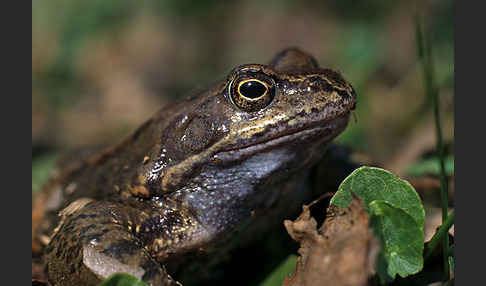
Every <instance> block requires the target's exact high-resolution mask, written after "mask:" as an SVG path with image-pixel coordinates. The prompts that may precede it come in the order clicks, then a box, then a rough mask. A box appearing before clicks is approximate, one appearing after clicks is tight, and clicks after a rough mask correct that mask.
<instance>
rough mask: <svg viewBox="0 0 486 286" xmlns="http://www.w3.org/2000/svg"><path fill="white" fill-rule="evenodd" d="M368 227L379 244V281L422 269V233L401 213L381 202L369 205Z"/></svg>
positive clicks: (377, 201)
mask: <svg viewBox="0 0 486 286" xmlns="http://www.w3.org/2000/svg"><path fill="white" fill-rule="evenodd" d="M369 207H370V215H371V219H370V225H371V227H372V228H373V230H374V231H375V234H376V236H377V237H378V238H379V239H380V240H381V242H382V249H381V252H380V255H379V256H378V260H377V266H376V267H377V272H378V275H379V276H380V278H381V280H382V281H383V282H391V281H393V279H395V275H396V274H397V273H398V274H399V275H400V276H402V277H406V276H408V275H410V274H414V273H417V272H419V271H420V270H421V269H422V268H423V264H424V261H423V257H422V252H423V249H424V231H423V227H420V226H419V225H418V224H417V223H416V222H415V220H414V219H413V218H412V217H411V216H410V215H408V214H407V213H405V212H404V211H403V210H401V209H399V208H396V207H393V206H392V205H390V204H389V203H387V202H385V201H382V200H375V201H373V202H371V203H370V205H369Z"/></svg>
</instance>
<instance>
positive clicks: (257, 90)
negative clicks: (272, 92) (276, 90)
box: [240, 80, 267, 98]
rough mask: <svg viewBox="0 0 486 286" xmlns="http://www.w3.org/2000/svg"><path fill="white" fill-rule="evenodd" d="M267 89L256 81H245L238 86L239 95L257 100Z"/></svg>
mask: <svg viewBox="0 0 486 286" xmlns="http://www.w3.org/2000/svg"><path fill="white" fill-rule="evenodd" d="M266 90H267V88H266V87H265V86H264V85H263V84H261V83H260V82H258V81H256V80H251V81H247V82H245V83H244V84H242V85H241V86H240V93H241V94H242V95H243V96H245V97H248V98H258V97H260V96H262V95H263V94H264V93H265V91H266Z"/></svg>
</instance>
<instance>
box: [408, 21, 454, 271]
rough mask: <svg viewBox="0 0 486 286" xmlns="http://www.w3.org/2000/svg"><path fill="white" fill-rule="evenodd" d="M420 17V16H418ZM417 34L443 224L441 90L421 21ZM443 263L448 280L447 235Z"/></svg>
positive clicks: (445, 190)
mask: <svg viewBox="0 0 486 286" xmlns="http://www.w3.org/2000/svg"><path fill="white" fill-rule="evenodd" d="M417 19H418V18H417ZM416 23H417V36H418V44H419V56H420V59H421V60H422V64H423V69H424V74H423V75H424V84H425V91H426V94H427V96H428V97H430V98H431V99H432V104H433V108H434V120H435V131H436V140H437V143H436V152H437V156H438V157H439V165H440V175H439V176H440V189H441V191H440V197H441V207H442V224H444V223H445V221H446V220H447V210H448V206H449V202H448V182H447V177H446V173H445V164H444V144H443V141H442V128H441V120H440V108H439V106H440V103H439V90H438V88H437V86H436V83H435V78H434V70H433V67H434V63H433V58H432V52H431V47H430V44H429V42H428V37H426V36H425V34H424V33H423V32H422V29H421V27H420V22H419V21H417V22H416ZM443 240H444V243H443V256H444V257H443V263H444V274H445V276H444V281H448V280H449V278H450V275H449V261H448V253H449V237H448V236H447V235H446V236H444V237H443Z"/></svg>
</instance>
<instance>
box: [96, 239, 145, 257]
mask: <svg viewBox="0 0 486 286" xmlns="http://www.w3.org/2000/svg"><path fill="white" fill-rule="evenodd" d="M139 250H140V247H139V246H138V245H137V244H136V241H134V240H127V239H123V240H119V241H115V242H113V243H112V244H111V245H110V246H108V247H106V248H105V249H104V250H103V254H106V255H109V256H111V257H113V258H116V259H120V258H121V257H122V255H133V254H135V253H136V252H137V251H139Z"/></svg>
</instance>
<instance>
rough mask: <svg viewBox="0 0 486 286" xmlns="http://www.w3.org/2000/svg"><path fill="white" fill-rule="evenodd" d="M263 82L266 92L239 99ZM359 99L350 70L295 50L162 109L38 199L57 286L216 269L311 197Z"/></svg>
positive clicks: (41, 236) (152, 279) (40, 231)
mask: <svg viewBox="0 0 486 286" xmlns="http://www.w3.org/2000/svg"><path fill="white" fill-rule="evenodd" d="M252 77H255V78H256V79H258V80H259V82H260V83H263V84H264V86H265V88H266V93H265V94H262V96H261V97H258V98H256V96H255V97H251V96H249V97H246V95H243V96H242V95H240V94H238V93H237V92H238V90H239V89H238V88H240V85H237V84H238V83H239V82H241V80H242V79H245V80H248V79H249V80H250V81H251V79H252ZM235 86H236V88H235ZM260 88H261V86H260ZM247 95H248V94H247ZM235 102H236V103H235ZM355 104H356V94H355V92H354V90H353V88H352V87H351V85H350V84H349V83H348V82H346V81H345V80H344V79H343V78H342V77H341V75H340V74H339V73H337V72H335V71H332V70H329V69H322V68H319V67H318V64H317V62H316V60H315V59H314V58H313V57H311V56H310V55H308V54H306V53H304V52H302V51H300V50H298V49H295V48H292V49H287V50H284V51H282V52H281V53H279V54H278V55H277V56H276V57H275V58H274V59H273V60H272V61H271V62H270V64H268V65H258V64H251V65H243V66H240V67H237V68H235V69H234V70H233V71H232V72H231V73H230V74H229V76H228V77H227V79H225V80H223V81H221V82H220V83H218V84H216V85H215V86H214V87H212V88H210V89H208V90H206V91H204V92H201V93H200V94H198V95H196V96H193V97H191V98H189V99H187V100H185V101H182V102H180V103H179V104H176V105H173V106H170V107H167V108H164V109H162V110H160V111H159V112H158V113H157V114H155V115H154V116H153V117H152V118H151V119H149V120H148V121H147V122H146V123H144V124H143V125H142V126H141V127H140V128H139V129H138V130H136V131H135V132H134V134H132V135H131V136H129V137H128V138H126V139H125V140H124V141H123V142H122V143H120V144H119V145H117V146H115V147H113V148H110V149H107V150H104V151H103V152H101V153H99V154H95V155H92V156H89V157H88V158H87V159H85V160H81V161H80V162H72V163H70V164H68V165H69V166H68V168H67V170H65V171H63V172H59V173H58V174H57V175H55V176H54V178H53V179H52V180H51V181H50V182H49V183H48V184H46V186H45V187H44V189H43V190H42V192H41V193H40V194H39V195H38V196H37V197H36V198H34V205H33V207H34V208H35V207H44V208H45V212H44V219H43V220H42V221H41V223H40V224H38V225H36V226H35V228H34V226H33V245H34V244H39V245H41V247H42V248H44V259H45V262H46V268H47V273H48V278H49V281H50V282H51V283H52V284H54V285H95V284H96V283H99V282H100V281H102V280H103V279H104V278H106V277H107V276H109V275H110V274H112V273H115V272H128V273H131V274H132V275H134V276H136V277H139V278H141V279H142V280H144V281H146V282H147V283H149V284H150V285H174V284H175V283H176V282H175V281H174V280H173V279H172V278H170V276H169V275H168V273H177V272H178V271H179V272H180V273H184V270H185V272H186V275H187V272H188V270H187V269H195V268H194V266H191V265H196V264H197V263H196V262H195V261H197V259H196V258H198V259H199V258H200V259H201V261H203V262H202V264H204V263H207V264H214V261H212V260H214V259H212V257H216V256H218V255H220V254H221V253H224V252H225V251H229V250H230V249H231V248H233V247H235V245H238V244H239V243H243V241H248V240H251V236H252V235H253V234H254V233H256V232H259V233H260V234H261V233H263V232H264V231H265V230H267V229H270V228H269V225H275V224H281V222H282V220H283V219H284V218H286V215H288V214H289V213H291V210H296V209H298V208H299V207H300V205H301V204H302V203H303V202H304V201H305V200H306V199H309V193H308V192H306V191H305V190H303V189H302V188H301V187H300V186H301V184H300V183H301V182H302V180H303V178H305V176H304V175H305V173H306V172H307V171H308V170H309V168H310V166H312V164H314V163H315V162H317V161H318V160H319V159H320V158H321V157H322V156H323V154H324V152H325V149H326V148H325V147H326V146H327V143H329V142H330V141H331V140H332V139H333V138H334V137H335V136H337V135H338V134H339V133H340V132H342V131H343V130H344V128H345V127H346V125H347V122H348V119H349V115H350V112H351V111H352V110H353V109H354V107H355ZM242 230H244V231H242ZM236 231H240V232H238V234H236ZM166 268H167V270H166ZM181 269H182V270H181ZM189 275H191V273H189ZM193 275H197V274H196V272H194V274H193ZM181 277H182V279H184V278H183V277H184V275H182V274H181ZM177 278H179V277H177ZM192 278H193V279H194V277H192ZM182 281H184V280H182Z"/></svg>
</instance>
